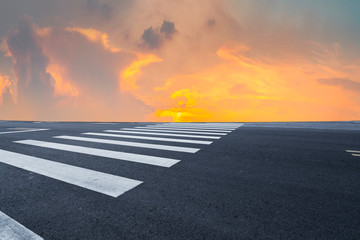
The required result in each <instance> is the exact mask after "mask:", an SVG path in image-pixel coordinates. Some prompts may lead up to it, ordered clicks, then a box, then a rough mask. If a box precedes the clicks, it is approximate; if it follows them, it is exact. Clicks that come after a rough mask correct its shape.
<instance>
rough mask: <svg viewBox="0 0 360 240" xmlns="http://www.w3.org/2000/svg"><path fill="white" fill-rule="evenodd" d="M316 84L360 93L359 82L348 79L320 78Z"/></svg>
mask: <svg viewBox="0 0 360 240" xmlns="http://www.w3.org/2000/svg"><path fill="white" fill-rule="evenodd" d="M318 82H319V83H321V84H325V85H330V86H336V87H341V88H343V89H345V90H350V91H355V92H360V82H356V81H353V80H351V79H348V78H321V79H318Z"/></svg>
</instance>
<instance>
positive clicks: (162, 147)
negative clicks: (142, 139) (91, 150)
mask: <svg viewBox="0 0 360 240" xmlns="http://www.w3.org/2000/svg"><path fill="white" fill-rule="evenodd" d="M54 138H60V139H68V140H75V141H85V142H96V143H106V144H114V145H122V146H130V147H140V148H151V149H159V150H168V151H175V152H187V153H196V152H197V151H199V150H200V148H189V147H177V146H169V145H160V144H148V143H137V142H125V141H117V140H108V139H99V138H85V137H73V136H56V137H54Z"/></svg>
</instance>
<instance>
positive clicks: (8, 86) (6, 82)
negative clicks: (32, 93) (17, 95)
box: [0, 75, 14, 105]
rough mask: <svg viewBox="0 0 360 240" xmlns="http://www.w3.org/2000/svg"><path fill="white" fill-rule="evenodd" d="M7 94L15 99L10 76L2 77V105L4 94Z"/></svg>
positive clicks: (0, 86)
mask: <svg viewBox="0 0 360 240" xmlns="http://www.w3.org/2000/svg"><path fill="white" fill-rule="evenodd" d="M6 93H9V94H10V95H11V96H13V97H14V90H13V83H12V82H11V81H10V79H9V77H8V76H2V75H0V105H1V104H2V102H3V94H6Z"/></svg>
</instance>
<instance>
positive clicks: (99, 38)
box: [65, 27, 121, 53]
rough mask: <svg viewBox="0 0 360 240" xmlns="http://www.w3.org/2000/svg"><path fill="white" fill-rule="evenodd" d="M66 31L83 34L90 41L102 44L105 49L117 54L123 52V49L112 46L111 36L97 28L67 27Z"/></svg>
mask: <svg viewBox="0 0 360 240" xmlns="http://www.w3.org/2000/svg"><path fill="white" fill-rule="evenodd" d="M65 30H66V31H68V32H77V33H81V34H82V35H83V36H85V37H86V38H87V39H89V40H90V41H92V42H98V43H101V44H102V45H103V46H104V48H105V49H107V50H109V51H111V52H114V53H117V52H120V51H121V48H117V47H114V46H111V45H110V43H109V35H108V34H107V33H104V32H101V31H99V30H96V29H95V28H81V27H67V28H65Z"/></svg>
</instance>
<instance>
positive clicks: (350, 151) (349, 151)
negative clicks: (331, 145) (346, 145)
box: [346, 150, 360, 153]
mask: <svg viewBox="0 0 360 240" xmlns="http://www.w3.org/2000/svg"><path fill="white" fill-rule="evenodd" d="M346 151H347V152H348V153H360V151H356V150H346Z"/></svg>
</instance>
